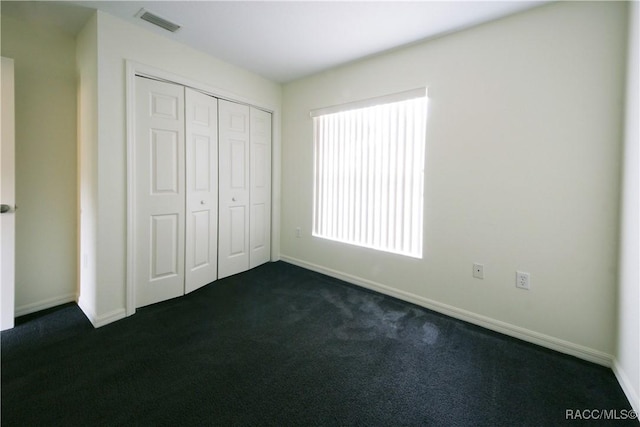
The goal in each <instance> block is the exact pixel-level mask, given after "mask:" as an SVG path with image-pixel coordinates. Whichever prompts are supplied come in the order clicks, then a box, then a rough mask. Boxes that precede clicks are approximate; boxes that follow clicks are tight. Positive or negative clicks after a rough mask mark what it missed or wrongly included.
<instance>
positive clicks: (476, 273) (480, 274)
mask: <svg viewBox="0 0 640 427" xmlns="http://www.w3.org/2000/svg"><path fill="white" fill-rule="evenodd" d="M473 277H475V278H476V279H484V264H478V263H477V262H476V263H474V264H473Z"/></svg>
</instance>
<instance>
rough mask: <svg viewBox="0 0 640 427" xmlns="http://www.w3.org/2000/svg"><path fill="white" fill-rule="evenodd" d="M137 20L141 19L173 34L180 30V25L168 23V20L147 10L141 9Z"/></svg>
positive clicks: (137, 14)
mask: <svg viewBox="0 0 640 427" xmlns="http://www.w3.org/2000/svg"><path fill="white" fill-rule="evenodd" d="M136 18H140V19H142V20H144V21H147V22H150V23H152V24H153V25H157V26H158V27H160V28H164V29H165V30H167V31H171V32H172V33H175V32H176V31H178V30H179V29H180V25H178V24H174V23H173V22H171V21H167V20H166V19H164V18H161V17H159V16H158V15H155V14H153V13H151V12H149V11H148V10H145V9H140V11H139V12H138V13H136Z"/></svg>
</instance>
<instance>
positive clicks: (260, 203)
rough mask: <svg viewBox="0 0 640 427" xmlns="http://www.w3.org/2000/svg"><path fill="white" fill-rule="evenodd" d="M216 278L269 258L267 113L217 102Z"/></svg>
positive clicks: (269, 153)
mask: <svg viewBox="0 0 640 427" xmlns="http://www.w3.org/2000/svg"><path fill="white" fill-rule="evenodd" d="M218 108H219V123H218V125H219V156H220V159H219V172H220V175H219V177H220V182H219V186H220V187H219V191H220V193H219V209H220V210H219V212H220V221H219V224H220V226H219V230H218V232H219V240H218V277H219V278H222V277H227V276H230V275H232V274H236V273H240V272H242V271H246V270H248V269H250V268H253V267H255V266H258V265H260V264H263V263H265V262H268V261H269V259H270V258H271V250H270V247H271V114H270V113H267V112H265V111H262V110H259V109H257V108H254V107H250V106H247V105H243V104H238V103H235V102H231V101H226V100H219V102H218Z"/></svg>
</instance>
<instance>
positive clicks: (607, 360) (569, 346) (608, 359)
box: [280, 255, 613, 367]
mask: <svg viewBox="0 0 640 427" xmlns="http://www.w3.org/2000/svg"><path fill="white" fill-rule="evenodd" d="M280 259H281V260H282V261H284V262H288V263H290V264H294V265H297V266H299V267H303V268H306V269H308V270H312V271H316V272H318V273H322V274H325V275H327V276H331V277H334V278H336V279H340V280H344V281H345V282H348V283H351V284H354V285H358V286H362V287H363V288H367V289H371V290H373V291H376V292H380V293H382V294H385V295H389V296H392V297H394V298H398V299H401V300H403V301H407V302H410V303H412V304H416V305H419V306H422V307H425V308H428V309H430V310H433V311H437V312H438V313H442V314H445V315H447V316H450V317H453V318H455V319H460V320H464V321H465V322H469V323H473V324H474V325H478V326H482V327H483V328H486V329H490V330H492V331H496V332H500V333H501V334H504V335H508V336H511V337H514V338H518V339H521V340H523V341H527V342H530V343H533V344H537V345H540V346H542V347H546V348H549V349H551V350H555V351H559V352H561V353H565V354H568V355H571V356H575V357H578V358H580V359H583V360H587V361H589V362H594V363H597V364H599V365H603V366H606V367H611V366H612V362H613V356H611V355H610V354H607V353H604V352H601V351H598V350H594V349H592V348H589V347H585V346H582V345H579V344H575V343H572V342H569V341H565V340H562V339H559V338H555V337H552V336H550V335H545V334H541V333H539V332H535V331H531V330H529V329H525V328H521V327H519V326H516V325H512V324H510V323H506V322H502V321H500V320H496V319H492V318H490V317H486V316H482V315H480V314H476V313H473V312H470V311H467V310H463V309H461V308H457V307H453V306H451V305H448V304H443V303H441V302H438V301H434V300H431V299H428V298H424V297H421V296H419V295H415V294H412V293H409V292H405V291H401V290H399V289H395V288H392V287H389V286H386V285H383V284H381V283H376V282H373V281H371V280H367V279H363V278H360V277H357V276H353V275H351V274H346V273H342V272H340V271H336V270H333V269H330V268H326V267H323V266H320V265H316V264H313V263H309V262H306V261H302V260H299V259H297V258H293V257H290V256H286V255H281V256H280Z"/></svg>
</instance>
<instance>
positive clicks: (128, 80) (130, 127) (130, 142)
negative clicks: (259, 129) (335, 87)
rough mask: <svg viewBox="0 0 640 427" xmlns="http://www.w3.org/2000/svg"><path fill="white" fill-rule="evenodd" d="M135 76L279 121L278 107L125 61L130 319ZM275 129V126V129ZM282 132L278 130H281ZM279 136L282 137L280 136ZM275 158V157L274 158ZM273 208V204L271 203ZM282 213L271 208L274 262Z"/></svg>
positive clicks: (131, 307)
mask: <svg viewBox="0 0 640 427" xmlns="http://www.w3.org/2000/svg"><path fill="white" fill-rule="evenodd" d="M136 76H142V77H148V78H152V79H155V80H160V81H167V82H170V83H175V84H179V85H182V86H185V87H189V88H192V89H195V90H197V91H199V92H202V93H205V94H207V95H210V96H213V97H216V98H219V99H224V100H228V101H233V102H237V103H241V104H246V105H249V106H254V107H256V108H259V109H262V110H265V111H268V112H270V113H271V114H272V120H273V123H275V120H276V118H277V117H278V118H279V114H280V112H279V108H277V107H275V106H269V105H262V104H261V103H260V102H257V101H255V100H252V99H247V98H243V97H241V96H238V95H236V94H234V93H231V92H229V91H226V90H222V89H219V88H214V87H211V86H208V85H205V84H202V83H200V82H197V81H194V80H191V79H189V78H185V77H182V76H179V75H176V74H173V73H171V72H168V71H165V70H162V69H159V68H156V67H152V66H149V65H145V64H141V63H139V62H136V61H131V60H126V61H125V88H126V106H125V111H126V132H127V134H126V145H127V147H126V154H127V159H126V167H127V184H126V185H127V207H126V217H127V218H126V220H127V232H126V234H127V238H126V255H125V257H126V267H127V271H126V278H125V288H126V289H125V295H126V301H125V308H126V315H127V316H131V315H133V314H135V312H136V287H135V283H136V282H135V277H136V265H135V257H134V254H135V251H136V239H135V237H136V235H135V233H136V229H135V220H136V206H135V171H136V158H135V129H136V115H135V112H136V105H135V94H136V83H135V82H136ZM274 129H275V126H274ZM278 132H279V128H278ZM278 135H279V134H278ZM276 140H277V141H278V144H277V148H278V150H279V138H278V139H276V132H275V131H274V130H272V153H274V154H275V148H276V143H275V141H276ZM275 157H276V156H275V155H274V156H273V157H272V159H273V158H275ZM279 167H280V165H279V164H274V163H273V160H272V169H271V170H272V176H271V179H272V185H271V188H272V192H271V200H272V201H273V200H277V198H279V197H280V195H279V192H278V194H275V193H274V190H275V189H276V188H278V189H279V181H277V178H278V177H279V174H278V173H273V171H275V170H278V171H279ZM272 206H273V203H272ZM279 232H280V230H279V212H276V211H275V210H273V209H272V214H271V235H272V238H271V245H272V247H271V261H277V260H278V259H279V252H280V251H279V249H277V250H274V248H275V247H277V246H276V245H277V244H278V239H277V236H278V235H279Z"/></svg>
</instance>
